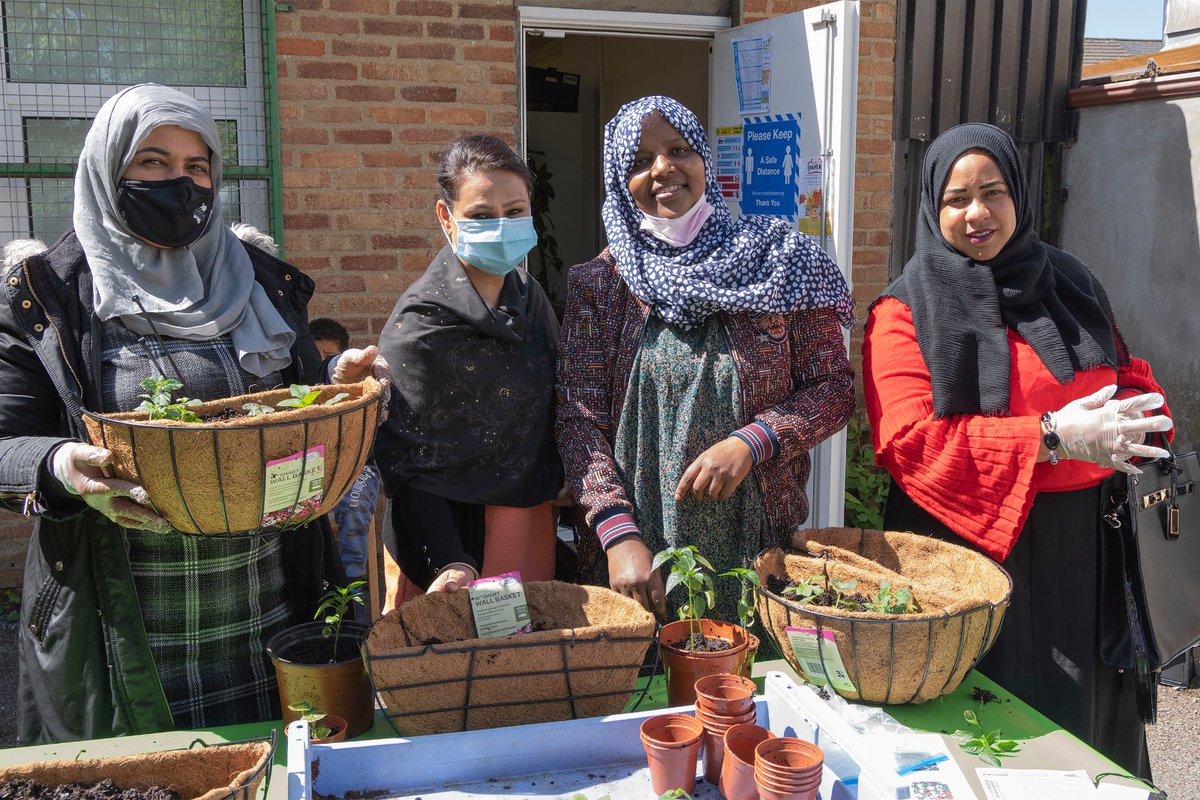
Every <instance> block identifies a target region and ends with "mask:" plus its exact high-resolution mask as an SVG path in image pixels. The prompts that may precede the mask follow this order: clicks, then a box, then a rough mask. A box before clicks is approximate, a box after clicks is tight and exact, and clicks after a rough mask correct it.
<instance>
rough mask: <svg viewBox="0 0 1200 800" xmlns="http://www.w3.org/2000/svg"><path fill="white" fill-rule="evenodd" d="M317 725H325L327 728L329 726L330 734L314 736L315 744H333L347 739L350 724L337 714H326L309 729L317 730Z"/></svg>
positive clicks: (313, 741)
mask: <svg viewBox="0 0 1200 800" xmlns="http://www.w3.org/2000/svg"><path fill="white" fill-rule="evenodd" d="M317 725H324V726H325V727H326V728H329V735H328V736H321V737H316V736H314V737H312V743H313V744H333V743H335V742H344V741H345V740H346V730H347V728H348V727H349V726H348V725H347V724H346V720H344V719H342V718H341V717H339V716H338V715H337V714H326V715H325V716H323V717H321V718H320V719H319V720H317V721H316V722H313V723H311V727H310V728H309V730H315V729H316V726H317Z"/></svg>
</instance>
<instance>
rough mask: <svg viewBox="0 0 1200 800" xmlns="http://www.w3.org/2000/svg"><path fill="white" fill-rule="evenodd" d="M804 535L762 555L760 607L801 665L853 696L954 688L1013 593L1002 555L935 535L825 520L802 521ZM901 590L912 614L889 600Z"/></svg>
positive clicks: (927, 694) (910, 697) (906, 699)
mask: <svg viewBox="0 0 1200 800" xmlns="http://www.w3.org/2000/svg"><path fill="white" fill-rule="evenodd" d="M792 546H793V548H794V549H793V552H791V553H784V551H783V550H781V549H780V548H778V547H774V548H769V549H767V550H764V551H763V552H762V553H760V554H759V556H758V558H757V560H756V561H755V563H754V568H755V570H756V571H757V572H758V575H759V578H760V579H761V583H762V585H761V587H760V588H759V593H758V610H759V618H760V619H761V620H762V623H763V626H764V627H765V628H766V630H767V632H768V633H769V634H770V635H771V637H772V638H774V639H775V642H776V643H777V644H778V646H779V649H780V651H782V652H783V654H784V656H785V657H786V658H787V660H788V662H789V663H790V664H791V665H792V667H793V668H794V669H796V671H797V672H798V673H800V674H803V675H807V676H809V678H810V679H812V680H814V681H815V682H819V683H825V682H828V683H829V685H830V687H831V688H832V689H834V690H835V691H837V692H838V694H840V695H842V696H843V697H846V698H848V699H853V700H863V701H866V702H869V703H924V702H926V701H927V700H932V699H933V698H935V697H939V696H941V695H943V694H946V693H947V692H951V691H953V690H954V689H955V688H956V687H957V686H958V685H959V683H961V682H962V680H963V678H964V677H966V674H967V672H969V671H970V670H971V668H972V667H974V666H975V664H976V663H978V661H979V660H980V659H981V658H983V656H984V654H986V653H987V651H988V649H989V648H990V647H991V646H992V643H993V642H994V641H995V639H996V634H997V633H998V632H999V629H1000V623H1001V622H1002V621H1003V619H1004V612H1005V609H1007V607H1008V602H1009V598H1010V596H1011V595H1012V580H1011V579H1010V578H1009V576H1008V573H1007V572H1005V571H1004V569H1003V568H1001V567H1000V565H999V564H997V563H996V562H994V561H992V560H991V559H990V558H988V557H987V556H985V555H982V554H980V553H977V552H975V551H974V550H971V549H969V548H966V547H962V546H959V545H955V544H950V543H948V542H943V541H941V540H938V539H934V538H932V537H928V536H918V535H916V534H913V533H901V532H896V531H886V532H885V531H874V530H863V529H859V528H825V529H819V530H809V531H798V532H797V533H796V534H795V536H794V538H793V541H792ZM789 587H790V588H789ZM814 587H815V588H814ZM900 589H906V590H908V591H909V592H910V593H911V599H912V601H913V604H912V605H910V606H909V608H908V609H907V610H906V613H889V612H888V611H884V610H882V609H891V610H894V606H895V605H896V601H895V596H896V592H898V591H899V590H900ZM905 597H907V595H905ZM820 603H824V605H821V604H820ZM789 629H792V630H789Z"/></svg>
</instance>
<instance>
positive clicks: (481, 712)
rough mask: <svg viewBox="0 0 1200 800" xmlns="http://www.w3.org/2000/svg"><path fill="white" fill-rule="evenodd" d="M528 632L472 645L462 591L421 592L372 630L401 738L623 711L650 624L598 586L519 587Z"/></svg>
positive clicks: (370, 641)
mask: <svg viewBox="0 0 1200 800" xmlns="http://www.w3.org/2000/svg"><path fill="white" fill-rule="evenodd" d="M525 599H526V603H527V605H528V606H529V616H530V619H531V621H532V622H533V626H534V631H533V632H532V633H524V634H516V635H513V636H505V637H499V638H492V639H477V638H475V623H474V620H473V618H472V616H471V608H470V601H469V600H468V598H467V593H466V592H465V591H458V592H453V593H445V592H438V593H435V594H427V595H423V596H421V597H418V598H416V599H415V600H411V601H409V602H407V603H404V604H403V605H401V606H400V607H399V608H396V609H394V610H392V611H391V612H389V613H388V614H387V615H385V616H384V617H383V618H382V619H380V620H379V621H378V622H376V623H375V626H374V627H373V628H372V629H371V633H370V635H369V636H368V637H367V642H366V647H365V650H364V652H365V654H366V659H367V667H368V670H369V671H370V673H371V680H372V682H373V683H374V684H375V690H376V691H377V692H378V693H379V695H380V697H382V699H383V703H384V706H385V707H386V708H387V711H386V715H387V717H388V718H389V719H390V720H391V722H392V725H393V726H394V727H395V728H396V730H397V731H398V732H399V733H400V734H401V735H405V736H408V735H422V734H427V733H445V732H449V731H462V730H476V729H479V728H497V727H501V726H504V725H524V724H527V723H531V722H550V721H554V720H561V719H575V718H579V717H595V716H602V715H606V714H615V713H618V712H620V711H622V710H623V709H624V708H625V704H626V702H627V701H628V699H629V696H630V695H631V694H632V692H633V689H634V685H635V683H636V681H637V677H638V670H639V668H640V667H641V665H642V659H643V658H644V657H645V655H646V650H647V648H648V647H649V646H650V645H651V644H652V643H653V642H654V637H655V622H654V617H653V615H651V614H650V613H649V612H648V611H646V610H645V609H643V608H642V607H641V606H640V605H639V604H638V603H637V601H635V600H631V599H630V598H627V597H623V596H621V595H619V594H617V593H616V592H613V591H611V590H609V589H604V588H601V587H598V586H576V585H574V584H570V583H561V582H559V581H546V582H530V583H527V584H525Z"/></svg>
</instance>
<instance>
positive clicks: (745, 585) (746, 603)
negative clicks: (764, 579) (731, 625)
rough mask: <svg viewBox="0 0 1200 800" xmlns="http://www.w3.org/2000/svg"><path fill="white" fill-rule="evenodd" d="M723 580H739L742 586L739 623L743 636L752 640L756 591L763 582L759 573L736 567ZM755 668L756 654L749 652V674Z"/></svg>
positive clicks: (747, 664) (747, 660)
mask: <svg viewBox="0 0 1200 800" xmlns="http://www.w3.org/2000/svg"><path fill="white" fill-rule="evenodd" d="M720 577H722V578H737V580H738V584H739V585H740V592H739V594H738V605H737V613H738V622H740V623H742V634H743V635H744V636H745V637H746V641H749V640H750V631H749V628H750V626H751V625H753V624H754V613H755V610H756V609H755V605H754V590H755V589H757V588H758V586H759V585H760V583H761V581H760V579H759V577H758V573H757V572H755V571H754V570H752V569H747V568H746V567H734V568H733V569H731V570H729V571H728V572H722V573H721V575H720ZM753 667H754V654H750V653H749V652H748V650H747V656H746V670H747V672H748V671H749V670H750V669H752V668H753Z"/></svg>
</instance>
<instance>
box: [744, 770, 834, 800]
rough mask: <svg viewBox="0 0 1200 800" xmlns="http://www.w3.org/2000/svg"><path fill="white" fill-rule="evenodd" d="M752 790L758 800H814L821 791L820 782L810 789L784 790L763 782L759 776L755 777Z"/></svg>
mask: <svg viewBox="0 0 1200 800" xmlns="http://www.w3.org/2000/svg"><path fill="white" fill-rule="evenodd" d="M754 788H755V790H756V791H757V793H758V798H759V800H816V797H817V792H819V791H820V790H821V783H820V781H818V782H817V784H816V785H815V786H813V787H812V788H810V789H800V790H796V789H784V788H780V787H778V786H776V785H774V784H771V783H767V782H764V781H763V778H762V776H761V775H755V778H754Z"/></svg>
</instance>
